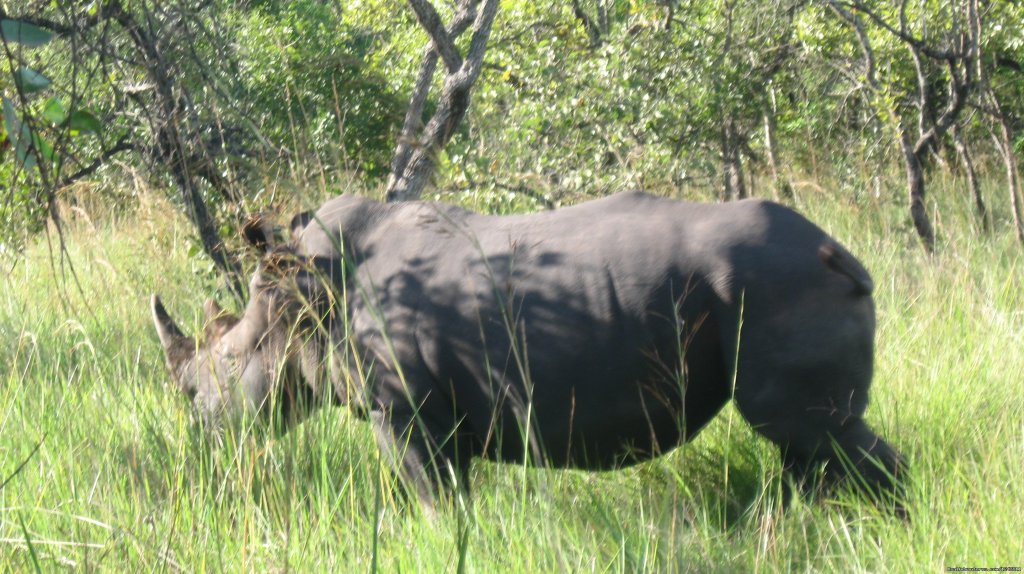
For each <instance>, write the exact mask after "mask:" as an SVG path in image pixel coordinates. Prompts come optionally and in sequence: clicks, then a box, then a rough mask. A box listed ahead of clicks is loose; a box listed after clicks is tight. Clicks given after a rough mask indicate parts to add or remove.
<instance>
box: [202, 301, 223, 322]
mask: <svg viewBox="0 0 1024 574" xmlns="http://www.w3.org/2000/svg"><path fill="white" fill-rule="evenodd" d="M223 314H224V309H223V308H222V307H221V306H220V305H218V304H217V302H216V301H215V300H213V299H207V300H206V302H205V303H203V316H204V317H205V318H206V322H207V323H209V322H210V321H213V320H214V319H216V318H217V317H220V316H221V315H223Z"/></svg>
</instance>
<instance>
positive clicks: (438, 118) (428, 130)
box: [387, 0, 500, 201]
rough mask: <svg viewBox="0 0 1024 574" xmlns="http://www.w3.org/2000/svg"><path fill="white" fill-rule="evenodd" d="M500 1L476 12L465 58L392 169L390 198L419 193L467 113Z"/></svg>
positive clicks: (492, 1)
mask: <svg viewBox="0 0 1024 574" xmlns="http://www.w3.org/2000/svg"><path fill="white" fill-rule="evenodd" d="M499 4H500V0H485V1H484V4H483V7H482V9H481V10H480V11H479V12H478V13H477V14H476V19H475V21H474V23H473V37H472V39H471V40H470V44H469V49H468V51H467V53H466V59H465V61H464V62H463V63H462V65H461V66H460V67H459V69H458V70H457V71H456V72H454V73H448V74H446V76H445V80H444V85H443V86H442V89H441V98H440V100H439V101H438V107H437V111H435V112H434V115H433V117H431V118H430V121H429V122H428V123H427V125H426V127H425V128H424V129H423V134H422V136H421V137H420V138H419V142H418V145H417V147H416V148H415V149H412V150H411V153H410V155H409V158H408V160H407V161H406V164H405V166H404V167H403V168H402V169H401V171H398V170H395V171H393V172H392V174H391V178H390V181H389V184H388V192H387V197H388V200H389V201H400V200H407V199H412V198H415V197H418V196H419V195H420V193H421V192H422V190H423V187H424V186H425V185H426V183H427V182H428V181H429V179H430V177H431V175H432V174H433V172H434V165H435V160H436V156H437V154H438V152H439V151H440V150H441V149H443V148H444V146H445V145H446V144H447V143H448V141H449V140H451V138H452V135H453V134H454V133H455V129H456V128H457V127H458V125H459V124H460V123H461V122H462V118H463V117H464V116H465V115H466V110H467V109H469V94H470V90H471V88H472V87H473V84H474V83H475V82H476V79H477V77H479V75H480V71H481V70H482V69H483V59H484V54H485V52H486V50H487V41H488V40H489V39H490V34H491V28H492V27H493V24H494V18H495V15H496V14H497V12H498V6H499ZM414 97H415V94H414ZM400 145H401V144H400ZM396 159H397V158H396ZM396 163H397V162H396Z"/></svg>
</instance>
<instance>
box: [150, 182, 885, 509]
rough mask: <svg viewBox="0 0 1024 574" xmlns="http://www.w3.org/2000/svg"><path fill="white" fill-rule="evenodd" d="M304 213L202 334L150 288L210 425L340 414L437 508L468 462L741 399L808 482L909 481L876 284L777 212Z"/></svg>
mask: <svg viewBox="0 0 1024 574" xmlns="http://www.w3.org/2000/svg"><path fill="white" fill-rule="evenodd" d="M296 221H297V222H298V223H296V224H295V230H294V231H295V236H294V237H293V239H292V241H291V242H290V243H289V244H288V245H285V246H282V247H278V248H276V249H273V250H271V251H270V252H269V253H268V254H267V255H266V256H265V257H264V259H263V261H262V263H261V265H260V269H259V270H258V271H257V273H256V275H255V276H254V278H253V280H252V284H251V293H252V299H251V301H250V302H249V304H248V306H247V307H246V309H245V312H244V313H243V314H242V316H241V317H238V318H236V317H231V316H225V315H223V314H222V312H221V311H220V310H219V309H218V308H216V305H215V304H212V302H208V304H207V308H206V310H207V317H208V327H207V329H206V331H207V332H206V334H205V341H204V342H202V343H201V344H199V345H197V344H196V343H195V342H194V341H193V340H192V339H189V338H187V337H185V336H184V335H183V334H182V333H181V332H180V331H179V330H178V329H177V327H176V326H174V323H173V321H172V320H171V319H170V317H169V316H167V314H166V312H165V311H164V308H163V306H162V304H161V303H160V302H159V299H157V298H156V297H154V305H153V307H154V319H155V322H156V325H157V330H158V333H159V335H160V339H161V341H162V343H163V345H164V348H165V351H166V352H167V358H168V365H169V367H170V368H171V371H172V373H173V374H174V378H175V380H176V382H177V384H178V385H179V387H180V388H181V389H182V390H183V391H184V392H185V393H186V394H187V395H188V396H190V397H192V399H193V402H194V405H195V407H196V408H197V409H198V410H199V411H200V412H201V413H203V415H204V417H206V418H207V419H210V420H216V419H218V418H220V417H222V416H224V415H225V414H226V413H233V412H237V411H239V410H245V409H250V410H252V411H253V412H257V413H259V412H265V411H268V410H274V411H275V412H277V410H284V411H287V412H288V413H289V416H290V417H291V420H298V419H299V418H301V416H302V415H303V414H304V413H305V412H306V411H307V410H308V409H307V408H306V405H314V404H316V403H320V402H324V401H330V402H336V403H342V404H348V405H349V406H350V407H352V408H353V409H355V411H356V412H357V413H359V414H360V415H361V416H365V417H367V418H369V420H370V421H371V422H372V423H373V425H374V428H375V432H376V436H377V438H378V442H379V443H380V446H381V448H382V449H383V450H384V451H385V452H386V453H387V454H388V455H389V457H390V458H391V459H392V460H393V461H394V462H395V465H396V466H397V467H398V468H399V469H400V470H401V472H402V474H403V477H404V479H405V481H406V484H408V485H409V486H410V487H411V488H412V489H413V490H414V491H415V492H416V493H417V494H418V495H419V496H420V497H421V498H422V499H423V500H424V501H426V502H430V501H432V500H433V498H434V497H435V496H436V495H437V494H438V493H439V492H443V491H444V490H445V488H446V487H450V486H452V485H453V484H464V477H465V471H466V469H467V468H468V466H469V461H470V459H471V458H473V457H477V456H479V457H486V458H490V459H493V460H500V461H510V462H520V461H523V460H528V461H530V462H532V463H535V464H544V465H550V466H554V467H575V468H585V469H609V468H616V467H621V466H625V465H629V464H633V463H636V462H639V461H643V460H648V459H650V458H652V457H655V456H658V455H660V454H661V453H664V452H666V451H668V450H669V449H671V448H673V447H674V446H676V445H678V444H680V443H683V442H686V441H688V440H690V439H692V438H693V437H694V436H696V435H697V433H698V432H699V431H700V429H701V428H702V427H704V426H705V424H706V423H707V422H708V421H709V420H710V419H711V418H712V417H713V416H715V414H717V413H718V411H719V410H720V409H721V408H722V406H723V405H724V404H725V403H726V402H727V401H728V400H729V399H730V398H731V399H734V400H735V401H736V405H737V407H738V408H739V411H740V412H741V413H742V414H743V416H744V417H745V418H746V419H747V420H748V421H749V422H750V424H752V425H753V427H754V428H755V429H756V430H757V432H759V433H761V434H762V435H764V436H765V437H767V438H768V439H770V440H771V441H773V442H775V443H776V444H778V445H779V446H780V448H781V451H782V453H783V464H784V467H785V468H786V470H787V471H788V472H790V473H792V475H793V476H794V477H795V478H796V479H797V480H798V481H802V480H803V479H804V478H805V476H806V475H808V474H809V473H810V471H811V470H812V469H813V468H815V467H816V466H818V464H819V463H821V462H827V463H828V464H827V474H826V477H827V478H828V479H829V480H835V479H839V478H842V477H843V476H844V475H845V474H846V470H845V468H847V467H848V466H849V464H850V463H852V465H853V467H854V469H855V470H856V471H857V472H858V473H859V474H860V475H861V476H862V478H863V482H864V484H866V486H867V488H868V490H870V491H873V492H878V491H892V490H893V489H894V484H893V481H892V476H894V475H896V474H897V473H898V472H900V471H901V468H902V464H901V462H900V458H899V455H898V454H897V453H896V452H895V451H894V450H893V449H892V448H890V447H889V445H887V444H886V443H885V442H884V441H882V440H881V439H880V438H879V437H878V436H877V435H875V434H874V433H873V432H872V431H871V430H870V429H869V428H868V427H867V426H866V425H865V423H864V421H863V419H862V416H863V414H864V411H865V408H866V407H867V404H868V389H869V386H870V383H871V377H872V360H873V344H874V331H875V318H874V304H873V302H872V299H871V296H870V291H871V288H872V283H871V279H870V277H869V276H868V274H867V271H866V270H865V269H864V268H863V267H862V266H861V265H860V263H858V262H857V261H856V259H854V258H853V256H852V255H850V254H849V253H848V252H847V251H846V250H845V249H843V248H842V247H841V246H840V245H839V244H838V243H836V242H835V241H834V240H832V239H831V238H830V237H829V236H828V235H826V234H825V233H824V232H823V231H822V230H821V229H819V228H818V227H816V226H815V225H814V224H812V223H810V222H809V221H807V220H806V219H804V218H803V217H802V216H800V215H798V214H797V213H795V212H793V211H792V210H790V209H788V208H786V207H783V206H780V205H776V204H773V203H770V202H765V201H758V200H747V201H739V202H733V203H726V204H720V205H705V204H694V203H688V202H683V201H676V200H670V199H663V198H657V197H653V196H650V195H646V194H643V193H639V192H629V193H621V194H617V195H614V196H611V197H607V198H604V199H599V200H596V201H591V202H588V203H584V204H582V205H579V206H576V207H570V208H565V209H560V210H557V211H553V212H544V213H537V214H531V215H516V216H505V217H493V216H484V215H479V214H475V213H471V212H468V211H465V210H462V209H459V208H456V207H452V206H448V205H443V204H437V203H425V202H424V203H421V202H410V203H395V204H381V203H378V202H375V201H372V200H369V199H365V198H361V197H349V196H343V197H338V198H335V199H333V200H331V201H328V202H327V203H325V204H324V205H323V206H322V207H321V208H320V209H319V210H318V211H317V212H316V213H315V215H313V217H312V218H311V219H310V218H304V219H300V218H297V219H296ZM307 221H308V223H307ZM267 405H271V406H272V408H267ZM299 407H302V408H299ZM844 460H845V461H847V464H846V466H844V464H843V463H842V462H841V461H844ZM876 461H877V462H876Z"/></svg>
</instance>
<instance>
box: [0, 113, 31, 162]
mask: <svg viewBox="0 0 1024 574" xmlns="http://www.w3.org/2000/svg"><path fill="white" fill-rule="evenodd" d="M4 125H5V126H6V127H7V137H8V138H9V139H10V140H11V144H12V145H13V146H14V153H15V155H16V156H17V157H18V162H20V163H21V165H22V167H23V168H24V169H26V170H29V169H32V168H33V167H35V166H36V155H35V154H34V153H32V149H31V148H32V131H31V130H29V128H28V125H26V124H25V123H24V122H22V121H21V119H19V118H18V112H17V110H15V109H14V102H12V101H11V100H10V98H6V97H5V98H4Z"/></svg>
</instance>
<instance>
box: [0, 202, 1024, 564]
mask: <svg viewBox="0 0 1024 574" xmlns="http://www.w3.org/2000/svg"><path fill="white" fill-rule="evenodd" d="M958 193H962V192H961V191H959V190H957V189H955V188H954V186H953V184H952V183H947V184H946V189H943V190H940V191H937V192H936V195H937V196H940V197H943V198H945V199H944V203H943V204H942V205H941V206H940V207H941V209H940V210H939V211H938V212H937V216H936V223H937V227H938V228H939V231H940V234H941V237H942V243H941V245H940V251H939V254H938V255H937V256H935V257H933V258H929V257H927V256H925V255H924V254H923V253H922V252H921V250H920V249H919V248H918V247H917V245H916V243H915V241H914V240H913V237H912V235H911V234H910V233H911V231H910V228H909V225H908V224H907V222H906V216H905V214H904V212H903V210H902V208H901V207H900V206H899V205H898V204H895V203H887V202H881V201H876V200H873V199H871V198H863V199H861V200H860V201H859V202H852V201H848V200H844V199H839V198H836V197H830V196H828V195H823V194H810V195H804V196H801V197H800V198H799V200H800V201H799V203H800V206H801V209H802V210H803V211H804V212H805V213H807V214H808V215H809V216H810V217H811V218H812V219H814V220H815V221H816V222H818V223H819V224H820V225H821V226H822V227H824V228H825V229H827V230H829V231H830V232H831V233H833V234H834V235H835V236H836V237H837V238H839V239H840V240H842V241H843V242H844V243H846V244H847V245H848V246H849V247H850V248H851V250H852V251H853V252H854V253H856V254H857V255H858V256H859V257H860V258H861V259H862V260H863V261H864V263H865V264H866V265H867V266H868V268H869V269H871V271H872V273H873V275H874V278H875V281H876V284H877V289H876V302H877V305H878V317H879V329H878V340H877V341H878V343H877V369H876V379H875V386H874V395H873V403H872V406H871V407H870V408H869V411H868V418H869V421H870V422H871V423H872V424H873V425H874V426H875V427H876V428H877V429H878V430H879V431H881V433H882V434H883V435H884V436H886V437H887V438H888V439H890V440H891V442H893V443H894V444H895V445H896V446H897V447H898V448H900V449H901V450H902V451H903V452H904V453H905V454H906V455H907V457H908V459H909V460H910V461H911V463H912V465H913V472H912V481H911V483H910V485H909V494H908V496H909V508H910V511H911V513H912V515H913V521H912V522H910V523H909V524H908V523H904V522H901V521H899V520H896V519H893V518H892V517H890V516H887V515H884V514H880V513H879V512H878V511H876V510H875V509H874V508H873V507H871V506H868V505H865V504H863V503H862V502H861V501H859V500H856V499H853V498H846V497H842V496H840V497H839V498H837V499H833V500H831V501H827V502H824V503H817V504H815V503H811V504H802V503H798V504H796V505H795V506H794V507H793V508H791V509H790V510H788V511H787V512H785V513H782V512H781V511H780V509H779V508H778V500H779V490H780V481H779V474H780V468H779V462H778V455H777V451H776V449H775V448H774V447H773V446H772V445H770V444H768V443H767V442H766V441H765V440H764V439H762V438H760V437H758V436H757V435H755V434H754V433H753V432H752V431H751V430H750V428H749V427H748V426H747V424H746V423H745V421H743V419H742V418H741V417H740V416H739V415H738V414H737V413H736V412H735V411H734V409H732V407H729V408H727V409H726V410H725V411H724V412H723V413H722V415H720V416H719V417H718V418H717V419H716V420H715V422H714V423H712V425H711V426H710V427H709V428H708V429H706V430H705V431H704V432H703V433H702V434H701V435H700V436H699V437H698V438H697V439H696V440H695V441H694V442H693V443H692V444H690V445H687V446H685V447H683V448H680V449H677V450H675V451H673V452H672V453H670V454H669V455H667V456H665V457H663V458H660V459H658V460H655V461H652V462H650V463H647V464H643V465H640V466H637V467H634V468H631V469H628V470H623V471H616V472H607V473H586V472H578V471H557V470H546V469H533V468H525V467H522V466H515V465H497V464H491V463H486V462H478V463H475V464H474V466H473V469H472V472H471V485H470V486H471V490H472V495H471V498H470V499H468V500H460V501H456V503H454V504H453V505H451V507H446V508H443V509H442V510H441V511H440V514H438V515H437V516H433V517H432V516H427V515H425V514H424V513H423V512H421V511H420V509H419V508H418V507H416V506H415V505H410V504H408V503H407V502H405V501H404V500H403V498H402V497H401V496H399V495H397V494H396V489H395V488H394V478H393V477H392V476H391V474H390V473H389V472H388V471H387V470H386V469H385V468H384V465H383V464H382V462H381V460H380V458H379V455H378V453H377V450H376V447H375V446H374V444H373V440H372V437H371V433H370V431H369V428H368V427H367V425H366V424H365V423H363V422H360V421H358V420H356V419H354V418H353V417H351V416H350V415H349V414H347V413H346V412H345V410H344V409H341V408H333V409H325V410H321V411H319V412H318V413H317V414H316V415H315V416H314V417H312V418H311V419H310V420H308V421H307V422H305V423H304V424H302V425H301V426H299V427H297V428H296V429H294V430H293V431H292V432H290V433H288V434H286V435H283V436H281V437H277V438H268V437H266V436H264V435H256V434H252V435H250V434H247V433H245V432H238V433H229V434H228V435H227V436H226V438H225V440H224V441H223V442H222V444H220V445H217V446H212V445H211V444H209V442H208V441H206V440H205V439H204V436H203V434H202V432H201V431H200V429H199V428H198V427H197V426H196V424H195V423H194V422H193V421H192V419H191V417H190V415H189V413H188V411H187V409H186V405H185V403H184V399H183V398H181V397H179V396H177V394H176V392H175V391H174V389H172V388H171V385H170V384H169V380H168V377H167V375H166V373H165V370H164V366H163V357H162V353H161V349H160V346H159V344H158V342H157V339H156V336H155V334H154V332H153V330H152V327H151V323H150V318H149V312H148V306H147V297H148V295H149V294H150V293H152V292H160V293H161V295H162V296H163V297H164V300H165V302H167V303H168V306H169V307H170V310H171V312H172V314H174V315H175V316H176V317H177V318H178V319H179V320H180V321H181V322H183V323H185V324H186V326H188V327H191V328H192V329H197V328H198V327H199V325H200V324H201V317H200V306H201V303H202V300H203V299H204V298H205V297H206V296H208V295H209V294H210V293H212V292H213V287H214V286H213V284H212V283H211V281H210V279H209V275H208V274H207V273H206V272H205V263H203V262H202V261H201V260H199V259H197V258H195V257H191V258H190V257H189V256H188V255H187V253H188V246H189V240H188V237H189V234H190V230H189V228H188V227H187V225H185V224H184V223H183V222H182V221H181V220H180V219H178V218H175V217H171V216H169V215H168V214H169V213H171V211H172V210H171V209H170V208H168V207H167V206H161V205H160V204H159V203H158V202H157V203H153V202H152V201H151V200H147V201H143V204H142V205H141V206H140V207H139V208H137V209H135V210H134V211H133V213H132V215H131V216H130V217H107V218H104V221H103V222H102V223H99V224H97V225H98V227H97V228H93V227H91V225H85V224H82V225H78V226H75V228H74V230H73V231H72V233H71V236H70V237H69V243H70V249H71V253H70V255H71V259H70V261H71V262H72V263H73V265H74V271H75V273H76V274H77V278H78V281H79V282H80V285H81V290H80V291H79V290H78V289H77V288H76V287H75V283H74V280H72V279H70V278H69V277H70V276H67V275H62V270H61V267H60V265H61V263H60V261H59V259H56V260H55V259H53V258H52V257H51V255H50V253H49V251H48V250H47V248H46V245H45V243H41V244H40V245H38V246H37V247H35V248H33V249H32V250H31V251H30V252H29V253H28V256H27V257H26V259H25V260H23V261H22V262H20V263H19V264H18V265H17V266H16V267H15V268H14V270H13V272H12V273H11V274H10V275H9V276H8V277H7V278H5V279H2V280H0V481H4V480H6V482H5V483H4V485H3V488H2V490H0V571H5V572H6V571H14V572H32V571H37V570H38V571H44V572H45V571H59V570H63V569H75V570H87V571H88V570H99V571H111V572H125V571H188V572H206V571H227V572H238V571H336V572H365V571H379V572H442V571H457V570H461V571H466V572H556V571H570V572H671V571H682V572H748V571H749V572H778V571H787V572H788V571H811V572H818V571H840V572H847V571H863V572H882V571H885V572H920V571H937V570H941V569H943V568H944V567H948V566H999V565H1010V566H1024V546H1022V542H1021V540H1022V537H1021V525H1022V524H1024V488H1022V486H1021V479H1022V470H1024V351H1022V350H1021V349H1022V346H1024V295H1022V292H1021V289H1020V286H1019V283H1020V281H1021V279H1022V271H1024V260H1022V258H1021V248H1020V246H1018V245H1016V244H1015V243H1014V242H1013V239H1012V235H1011V234H1010V233H1008V232H1007V231H1006V229H1005V225H1002V226H1000V227H999V229H1000V231H998V232H997V233H996V234H995V235H993V236H990V237H985V236H981V235H978V234H976V233H975V232H973V231H972V226H971V224H970V223H969V220H970V217H971V214H970V206H969V203H968V202H967V201H966V198H964V200H963V201H961V200H960V198H959V196H958V195H956V194H958ZM894 194H895V192H894ZM954 198H956V199H954ZM62 277H63V278H62Z"/></svg>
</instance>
